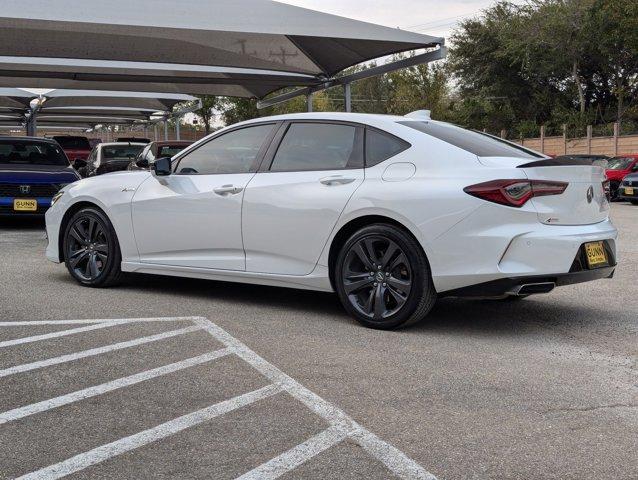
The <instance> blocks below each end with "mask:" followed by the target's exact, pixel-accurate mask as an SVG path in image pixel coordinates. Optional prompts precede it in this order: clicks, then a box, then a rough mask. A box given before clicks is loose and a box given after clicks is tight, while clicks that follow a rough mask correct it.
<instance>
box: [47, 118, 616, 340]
mask: <svg viewBox="0 0 638 480" xmlns="http://www.w3.org/2000/svg"><path fill="white" fill-rule="evenodd" d="M604 182H605V176H604V172H603V169H602V168H601V167H599V166H594V165H591V164H590V163H588V162H586V161H574V160H569V159H568V160H554V159H552V158H549V157H547V156H544V155H542V154H539V153H536V152H534V151H531V150H528V149H525V148H522V147H521V146H519V145H516V144H513V143H509V142H507V141H504V140H501V139H499V138H496V137H493V136H490V135H487V134H483V133H480V132H473V131H469V130H465V129H462V128H459V127H456V126H454V125H450V124H447V123H442V122H437V121H432V120H430V119H429V116H428V115H427V113H426V112H416V113H414V114H410V115H408V116H406V117H397V116H384V115H365V114H344V113H312V114H296V115H285V116H278V117H271V118H260V119H256V120H252V121H248V122H244V123H241V124H237V125H233V126H231V127H228V128H226V129H223V130H221V131H218V132H216V133H214V134H212V135H210V136H208V137H206V138H204V139H203V140H201V141H199V142H197V143H195V144H193V145H192V146H191V147H189V148H187V149H185V150H184V151H182V152H180V153H179V154H178V155H176V156H175V157H173V158H172V159H169V158H163V159H158V160H157V161H156V162H155V164H154V168H153V171H152V172H146V171H139V172H118V173H113V174H108V175H104V176H100V177H95V178H89V179H84V180H81V181H79V182H76V183H74V184H72V185H69V186H68V187H65V188H64V189H63V190H62V191H61V193H59V194H58V195H57V196H56V198H55V202H54V204H53V206H52V207H51V208H50V209H49V211H48V212H47V214H46V223H47V233H48V239H49V245H48V247H47V251H46V255H47V257H48V258H49V259H50V260H52V261H54V262H58V263H59V262H65V263H66V266H67V268H68V271H69V273H70V274H71V275H72V276H73V277H74V278H75V279H76V280H77V281H78V282H80V283H81V284H82V285H86V286H91V287H105V286H110V285H113V284H115V283H116V282H117V281H118V279H119V278H120V276H121V273H122V272H140V273H149V274H161V275H174V276H180V277H195V278H203V279H213V280H224V281H234V282H244V283H256V284H263V285H275V286H281V287H292V288H305V289H311V290H320V291H336V293H337V294H338V295H339V298H340V299H341V302H342V303H343V305H344V307H345V309H346V310H347V311H348V312H349V313H350V314H351V315H352V316H353V317H355V318H356V319H357V320H359V321H360V322H361V323H363V324H365V325H367V326H370V327H375V328H395V327H398V326H401V325H406V324H409V323H412V322H415V321H418V320H421V319H422V318H424V317H425V316H426V315H427V314H428V312H429V311H430V309H431V308H432V306H433V305H434V302H435V300H436V299H437V297H442V296H470V297H493V298H523V297H525V296H528V295H531V294H536V293H546V292H549V291H550V290H552V289H553V288H554V287H555V286H559V285H565V284H570V283H577V282H585V281H589V280H594V279H599V278H609V277H611V276H612V275H613V273H614V268H615V265H616V238H617V231H616V229H615V228H614V226H613V225H612V223H611V221H610V220H609V203H608V201H607V198H606V195H605V190H604V187H605V185H604Z"/></svg>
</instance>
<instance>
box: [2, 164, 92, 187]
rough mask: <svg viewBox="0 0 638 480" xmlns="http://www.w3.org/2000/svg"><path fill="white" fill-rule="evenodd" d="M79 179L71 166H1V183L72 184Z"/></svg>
mask: <svg viewBox="0 0 638 480" xmlns="http://www.w3.org/2000/svg"><path fill="white" fill-rule="evenodd" d="M79 178H80V176H79V175H78V173H77V172H76V171H75V170H74V169H73V167H71V166H66V167H65V166H63V165H0V183H71V182H75V181H76V180H78V179H79Z"/></svg>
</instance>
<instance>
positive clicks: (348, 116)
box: [242, 112, 417, 124]
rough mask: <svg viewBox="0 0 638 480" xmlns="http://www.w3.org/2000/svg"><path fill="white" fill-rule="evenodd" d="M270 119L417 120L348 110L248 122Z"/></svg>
mask: <svg viewBox="0 0 638 480" xmlns="http://www.w3.org/2000/svg"><path fill="white" fill-rule="evenodd" d="M269 120H276V121H283V120H338V121H343V122H356V123H378V122H392V123H394V122H399V121H406V120H417V119H414V118H412V119H411V118H409V117H402V116H400V115H384V114H380V113H347V112H311V113H287V114H283V115H274V116H271V117H260V118H255V119H252V120H248V121H246V122H242V123H245V124H248V123H257V122H264V121H269Z"/></svg>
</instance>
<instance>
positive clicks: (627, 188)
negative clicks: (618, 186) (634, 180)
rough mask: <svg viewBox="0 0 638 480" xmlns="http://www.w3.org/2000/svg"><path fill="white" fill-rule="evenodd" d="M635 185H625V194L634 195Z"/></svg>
mask: <svg viewBox="0 0 638 480" xmlns="http://www.w3.org/2000/svg"><path fill="white" fill-rule="evenodd" d="M633 194H634V187H625V195H633Z"/></svg>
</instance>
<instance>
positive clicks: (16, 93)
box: [0, 88, 38, 114]
mask: <svg viewBox="0 0 638 480" xmlns="http://www.w3.org/2000/svg"><path fill="white" fill-rule="evenodd" d="M35 98H38V95H36V94H34V93H31V92H28V91H27V90H22V89H21V88H0V114H3V113H6V112H11V113H21V114H24V113H26V112H27V111H28V110H29V108H30V104H31V101H32V100H34V99H35Z"/></svg>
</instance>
